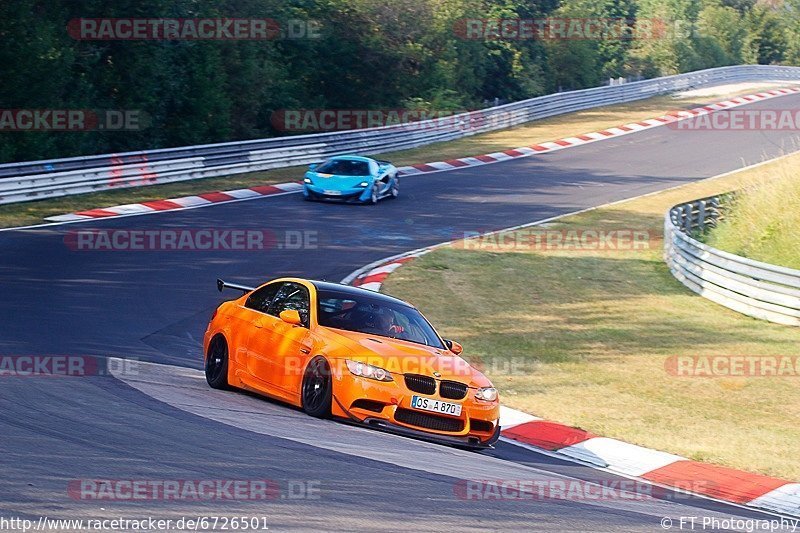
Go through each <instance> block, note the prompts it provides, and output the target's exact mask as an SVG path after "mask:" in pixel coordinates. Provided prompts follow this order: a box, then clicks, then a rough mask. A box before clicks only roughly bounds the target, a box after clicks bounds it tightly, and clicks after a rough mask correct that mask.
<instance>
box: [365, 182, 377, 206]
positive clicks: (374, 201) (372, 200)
mask: <svg viewBox="0 0 800 533" xmlns="http://www.w3.org/2000/svg"><path fill="white" fill-rule="evenodd" d="M379 198H380V196H379V193H378V184H377V183H376V184H375V185H373V186H372V192H371V193H370V195H369V200H368V202H369V203H370V204H372V205H375V204H377V203H378V199H379Z"/></svg>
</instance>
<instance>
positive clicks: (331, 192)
mask: <svg viewBox="0 0 800 533" xmlns="http://www.w3.org/2000/svg"><path fill="white" fill-rule="evenodd" d="M323 193H324V194H325V195H326V196H341V195H342V191H323Z"/></svg>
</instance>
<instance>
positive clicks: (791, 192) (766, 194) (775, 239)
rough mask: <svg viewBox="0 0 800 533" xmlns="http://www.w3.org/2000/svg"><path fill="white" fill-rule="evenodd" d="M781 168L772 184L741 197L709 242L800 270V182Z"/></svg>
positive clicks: (793, 170)
mask: <svg viewBox="0 0 800 533" xmlns="http://www.w3.org/2000/svg"><path fill="white" fill-rule="evenodd" d="M797 172H798V169H797V168H792V165H781V166H780V167H778V168H776V170H775V175H774V176H770V177H769V181H766V180H765V181H764V182H763V183H757V184H756V185H755V186H754V187H752V188H749V189H747V190H746V191H742V192H741V193H740V194H739V195H737V198H736V203H735V204H734V205H733V206H732V208H731V209H730V210H729V211H728V213H727V217H726V218H725V220H723V221H722V222H721V223H720V225H719V226H718V227H716V228H715V229H714V230H713V231H711V232H710V233H709V234H708V235H707V236H706V237H705V241H706V242H707V243H708V244H710V245H711V246H714V247H716V248H719V249H721V250H726V251H728V252H731V253H734V254H737V255H741V256H744V257H749V258H751V259H755V260H757V261H764V262H766V263H772V264H774V265H782V266H786V267H790V268H795V269H800V231H797V228H800V181H798V180H797Z"/></svg>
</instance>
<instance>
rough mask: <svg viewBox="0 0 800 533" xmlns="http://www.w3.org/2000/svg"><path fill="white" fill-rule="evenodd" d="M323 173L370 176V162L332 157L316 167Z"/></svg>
mask: <svg viewBox="0 0 800 533" xmlns="http://www.w3.org/2000/svg"><path fill="white" fill-rule="evenodd" d="M315 170H316V171H317V172H319V173H322V174H336V175H338V176H369V175H370V173H369V163H367V162H366V161H355V160H353V159H331V160H329V161H326V162H324V163H322V164H321V165H320V166H318V167H317V168H316V169H315Z"/></svg>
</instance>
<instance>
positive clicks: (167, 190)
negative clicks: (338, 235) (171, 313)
mask: <svg viewBox="0 0 800 533" xmlns="http://www.w3.org/2000/svg"><path fill="white" fill-rule="evenodd" d="M777 86H779V85H777V84H766V85H763V86H752V85H750V86H747V87H745V88H743V87H740V86H722V87H721V89H720V91H719V92H718V93H709V92H708V91H705V92H703V97H702V99H700V98H697V97H692V96H687V97H673V96H660V97H656V98H650V99H647V100H641V101H638V102H631V103H628V104H621V105H614V106H606V107H599V108H596V109H589V110H586V111H580V112H578V113H570V114H567V115H560V116H557V117H552V118H549V119H546V120H540V121H536V122H531V123H528V124H524V125H522V126H518V127H516V128H510V129H507V130H501V131H496V132H492V133H486V134H483V135H475V136H474V137H467V138H464V139H459V140H456V141H449V142H444V143H437V144H432V145H428V146H423V147H420V148H415V149H412V150H403V151H398V152H390V153H386V154H379V155H377V156H375V157H380V158H386V159H389V160H391V161H392V162H394V163H395V164H396V165H398V166H401V165H410V164H413V163H425V162H429V161H441V160H445V159H452V158H457V157H465V156H470V155H480V154H486V153H490V152H496V151H500V150H507V149H509V148H517V147H520V146H525V145H529V144H534V143H540V142H545V141H552V140H556V139H560V138H563V137H569V136H572V135H579V134H581V133H586V132H591V131H597V130H601V129H604V128H608V127H612V126H617V125H619V124H622V123H626V122H633V121H638V120H644V119H647V118H652V117H654V116H658V115H663V114H664V113H666V112H668V111H671V110H675V109H685V108H690V107H697V106H698V105H702V104H705V103H708V102H709V101H712V100H715V99H719V98H729V97H733V96H736V95H739V94H748V93H753V92H756V91H758V90H759V89H760V90H763V89H765V88H768V87H769V88H773V87H777ZM304 172H305V167H288V168H281V169H275V170H270V171H268V172H255V173H250V174H235V175H231V176H225V177H220V178H207V179H202V180H191V181H185V182H179V183H170V184H165V185H152V186H147V187H134V188H128V189H119V190H114V191H103V192H97V193H90V194H82V195H77V196H67V197H63V198H54V199H49V200H39V201H35V202H26V203H22V204H10V205H5V206H0V227H4V228H8V227H13V226H22V225H30V224H39V223H41V222H42V221H43V220H44V218H46V217H49V216H53V215H61V214H64V213H72V212H75V211H83V210H86V209H95V208H102V207H109V206H114V205H121V204H129V203H136V202H144V201H148V200H160V199H163V198H176V197H180V196H188V195H193V194H202V193H205V192H213V191H217V190H232V189H238V188H244V187H251V186H254V185H266V184H271V183H282V182H287V181H296V180H299V179H301V178H302V176H303V173H304Z"/></svg>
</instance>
